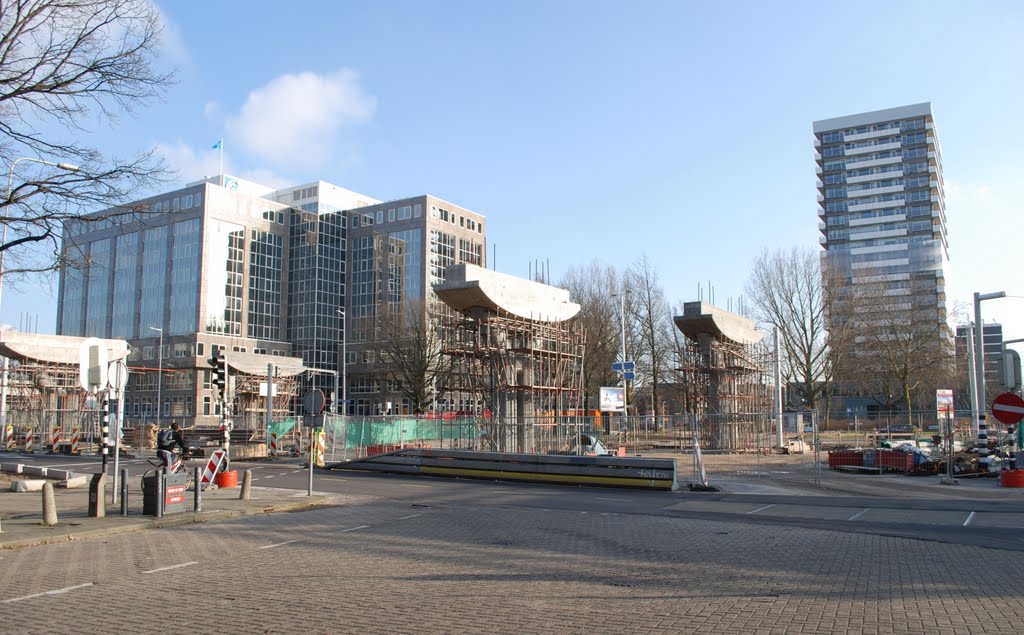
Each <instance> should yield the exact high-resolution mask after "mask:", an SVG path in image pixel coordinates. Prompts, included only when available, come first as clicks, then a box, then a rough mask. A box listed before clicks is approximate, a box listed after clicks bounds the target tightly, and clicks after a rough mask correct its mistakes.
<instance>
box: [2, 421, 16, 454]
mask: <svg viewBox="0 0 1024 635" xmlns="http://www.w3.org/2000/svg"><path fill="white" fill-rule="evenodd" d="M16 447H17V443H15V441H14V426H12V425H11V424H7V427H6V428H4V449H5V450H14V449H15V448H16Z"/></svg>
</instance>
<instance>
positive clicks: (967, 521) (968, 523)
mask: <svg viewBox="0 0 1024 635" xmlns="http://www.w3.org/2000/svg"><path fill="white" fill-rule="evenodd" d="M972 520H974V512H971V515H970V516H968V517H967V520H965V521H964V527H966V526H967V525H970V524H971V521H972Z"/></svg>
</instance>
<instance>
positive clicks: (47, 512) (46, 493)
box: [43, 481, 57, 527]
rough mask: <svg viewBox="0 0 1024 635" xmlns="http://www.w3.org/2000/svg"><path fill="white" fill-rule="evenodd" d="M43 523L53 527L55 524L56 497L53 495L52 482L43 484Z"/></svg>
mask: <svg viewBox="0 0 1024 635" xmlns="http://www.w3.org/2000/svg"><path fill="white" fill-rule="evenodd" d="M43 524H44V525H46V526H47V527H53V526H54V525H56V524H57V499H56V498H54V496H53V483H51V482H49V481H47V482H46V484H45V485H43Z"/></svg>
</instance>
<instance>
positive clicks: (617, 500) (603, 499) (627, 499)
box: [594, 496, 633, 503]
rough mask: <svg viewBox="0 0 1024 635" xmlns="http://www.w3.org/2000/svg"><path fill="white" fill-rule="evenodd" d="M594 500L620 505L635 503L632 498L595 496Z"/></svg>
mask: <svg viewBox="0 0 1024 635" xmlns="http://www.w3.org/2000/svg"><path fill="white" fill-rule="evenodd" d="M594 500H596V501H616V502H618V503H631V502H633V499H631V498H601V497H599V496H595V497H594Z"/></svg>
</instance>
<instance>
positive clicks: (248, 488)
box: [238, 470, 252, 501]
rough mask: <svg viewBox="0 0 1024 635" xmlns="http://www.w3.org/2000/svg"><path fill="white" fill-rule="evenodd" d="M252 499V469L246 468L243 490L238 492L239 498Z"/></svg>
mask: <svg viewBox="0 0 1024 635" xmlns="http://www.w3.org/2000/svg"><path fill="white" fill-rule="evenodd" d="M251 499H252V470H246V471H245V472H243V473H242V491H241V492H240V493H239V494H238V500H243V501H247V500H251Z"/></svg>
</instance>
